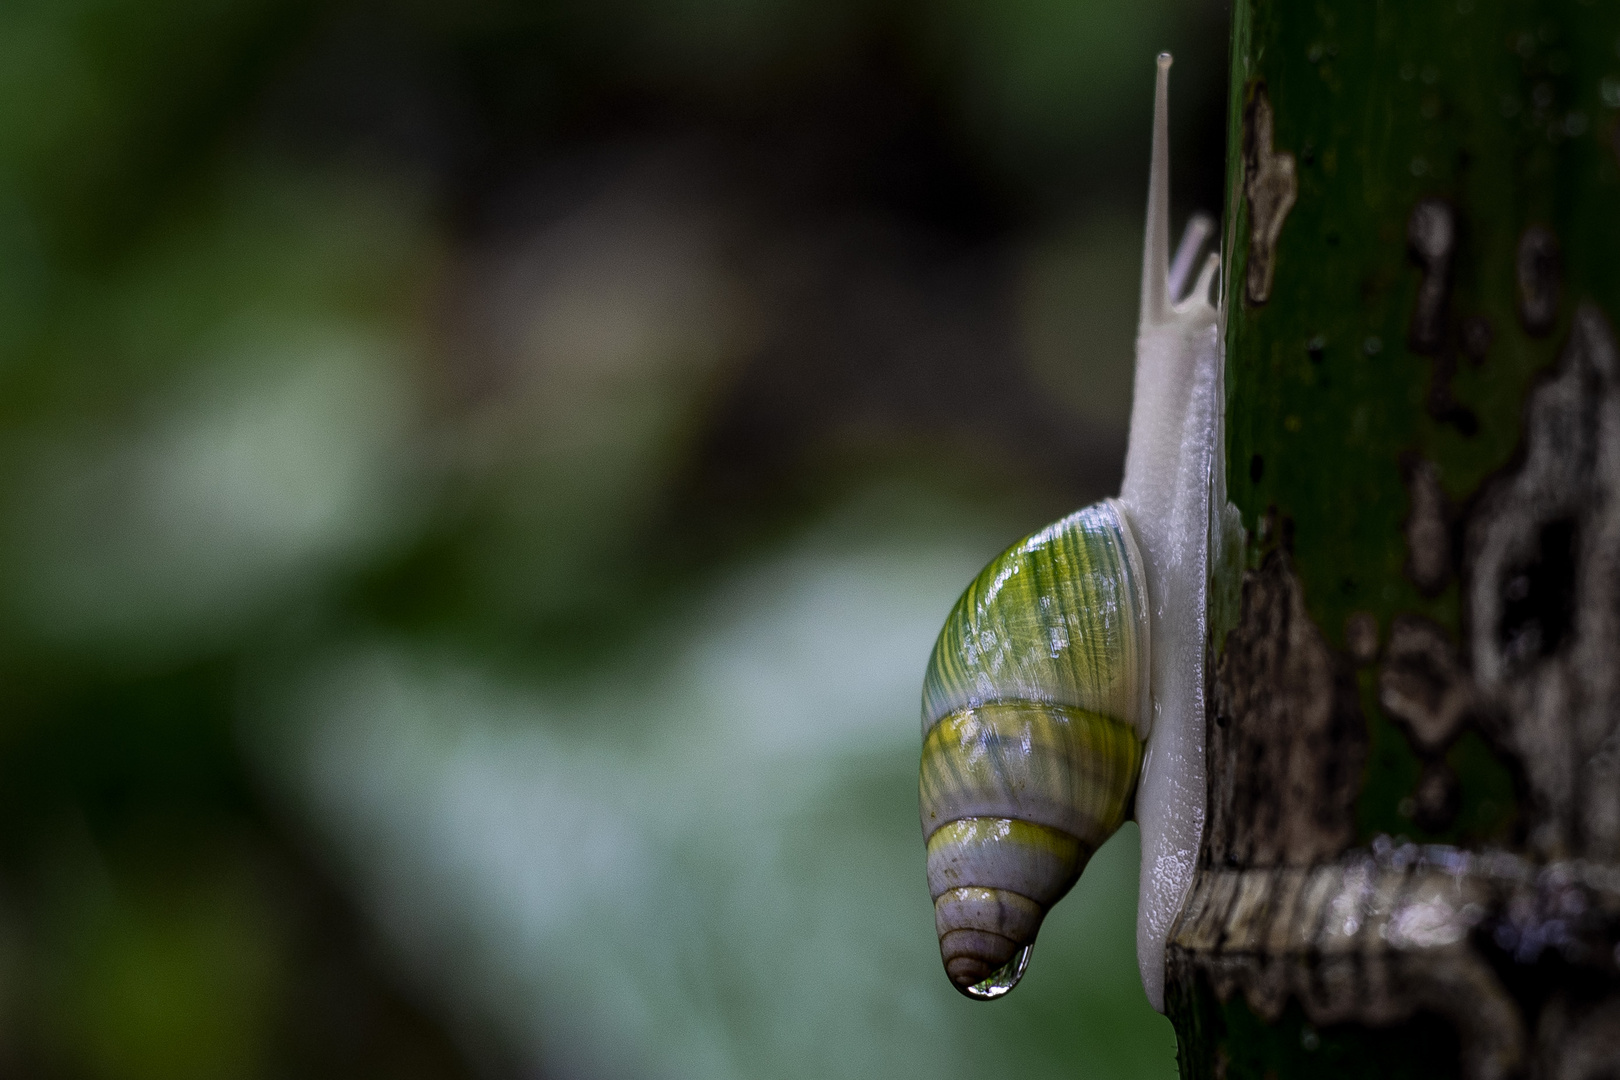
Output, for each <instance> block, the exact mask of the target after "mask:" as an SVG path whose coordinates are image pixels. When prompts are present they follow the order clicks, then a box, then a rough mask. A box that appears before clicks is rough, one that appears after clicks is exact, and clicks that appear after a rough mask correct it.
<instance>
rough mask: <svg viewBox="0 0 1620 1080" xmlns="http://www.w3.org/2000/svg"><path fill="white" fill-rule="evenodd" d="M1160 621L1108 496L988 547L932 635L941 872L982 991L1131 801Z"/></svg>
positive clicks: (939, 891)
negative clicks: (989, 556) (992, 549)
mask: <svg viewBox="0 0 1620 1080" xmlns="http://www.w3.org/2000/svg"><path fill="white" fill-rule="evenodd" d="M1147 628H1148V612H1147V592H1146V582H1145V578H1144V576H1143V571H1142V560H1141V556H1140V555H1139V554H1138V553H1137V548H1136V542H1135V540H1134V538H1133V537H1132V535H1131V531H1130V525H1129V523H1128V521H1127V519H1126V517H1125V514H1124V512H1123V510H1122V509H1121V507H1120V505H1119V504H1118V503H1117V502H1116V501H1114V500H1112V499H1109V500H1105V501H1103V502H1100V503H1097V504H1095V505H1093V506H1088V507H1086V508H1085V509H1084V510H1080V511H1077V512H1075V513H1073V514H1071V515H1069V516H1068V517H1066V518H1064V519H1063V520H1062V521H1059V522H1057V523H1055V524H1053V525H1050V526H1048V527H1046V528H1045V529H1042V530H1041V531H1040V532H1037V533H1034V534H1033V535H1031V536H1028V537H1026V538H1025V539H1024V540H1022V541H1020V542H1019V543H1017V544H1015V545H1013V546H1012V547H1011V548H1009V549H1008V550H1007V551H1006V552H1004V553H1003V554H1002V555H1000V556H999V557H998V558H996V559H995V560H994V561H992V562H991V563H990V565H989V566H987V567H985V568H984V570H983V571H982V572H981V573H980V574H979V576H978V577H977V578H976V579H974V581H973V583H972V584H971V585H969V586H968V589H967V591H966V592H964V593H963V594H962V597H961V599H960V600H958V601H957V602H956V606H955V608H954V609H952V611H951V614H950V617H949V619H947V620H946V623H945V628H944V629H943V630H942V631H941V632H940V635H939V640H938V641H936V642H935V644H934V652H933V656H932V658H931V659H930V661H929V664H928V674H927V677H926V679H925V681H924V685H923V750H922V766H921V773H920V781H919V787H920V791H921V799H920V802H921V812H922V826H923V836H924V839H925V840H926V842H927V845H928V888H929V893H930V894H931V895H932V896H933V899H934V922H935V928H936V930H937V931H938V933H939V948H940V955H941V957H942V958H943V960H944V962H945V971H946V974H947V975H949V977H950V979H951V982H952V983H953V984H955V986H956V987H957V989H959V990H961V991H962V992H963V993H965V994H968V995H969V996H972V997H995V996H999V994H1001V993H1005V992H1006V990H1008V989H1011V986H1012V984H1013V983H1015V982H1016V981H1017V978H1018V976H1019V975H1021V974H1022V970H1023V965H1024V964H1025V963H1026V962H1027V960H1028V955H1029V948H1030V946H1031V945H1033V943H1034V941H1035V935H1036V932H1037V931H1038V930H1039V929H1040V925H1041V920H1042V919H1043V918H1044V917H1045V915H1046V912H1047V909H1048V908H1050V907H1051V906H1052V904H1054V903H1056V902H1057V901H1058V900H1059V899H1061V898H1062V897H1063V895H1064V894H1065V893H1067V892H1068V891H1069V888H1070V886H1072V885H1073V884H1074V882H1075V880H1076V879H1077V878H1078V877H1079V876H1080V871H1081V870H1082V869H1084V867H1085V864H1086V862H1087V861H1088V860H1089V859H1090V858H1091V856H1092V854H1093V853H1094V852H1095V851H1096V850H1097V848H1098V847H1100V846H1101V845H1102V843H1103V841H1105V840H1107V839H1108V837H1109V836H1111V835H1112V834H1113V832H1114V830H1116V829H1118V828H1119V826H1120V824H1121V823H1122V822H1123V821H1124V820H1125V818H1126V816H1127V815H1128V814H1129V811H1130V808H1131V802H1132V798H1133V796H1134V794H1135V789H1136V781H1137V777H1138V775H1139V773H1140V772H1141V766H1142V746H1143V737H1144V735H1145V733H1146V730H1147V726H1148V721H1149V713H1148V710H1149V708H1150V702H1149V694H1148V690H1147V687H1148V629H1147Z"/></svg>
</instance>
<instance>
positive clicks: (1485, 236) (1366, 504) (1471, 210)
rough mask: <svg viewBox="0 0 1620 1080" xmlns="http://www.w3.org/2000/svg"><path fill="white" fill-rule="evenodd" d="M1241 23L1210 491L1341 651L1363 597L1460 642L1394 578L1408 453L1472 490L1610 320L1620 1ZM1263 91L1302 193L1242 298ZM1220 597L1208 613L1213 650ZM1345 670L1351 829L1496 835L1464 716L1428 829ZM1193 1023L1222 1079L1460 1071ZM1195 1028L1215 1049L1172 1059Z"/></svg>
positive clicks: (1502, 775) (1422, 8)
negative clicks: (1579, 350)
mask: <svg viewBox="0 0 1620 1080" xmlns="http://www.w3.org/2000/svg"><path fill="white" fill-rule="evenodd" d="M1233 20H1234V22H1233V47H1232V68H1231V84H1230V102H1229V126H1228V132H1227V147H1228V156H1227V159H1228V176H1227V207H1226V211H1227V213H1226V220H1227V222H1228V226H1227V229H1226V236H1227V256H1228V257H1227V260H1226V264H1225V265H1226V288H1225V292H1224V297H1225V317H1226V325H1225V334H1226V345H1227V366H1226V394H1227V397H1226V402H1227V428H1226V432H1227V442H1226V463H1227V464H1226V484H1227V489H1228V492H1229V497H1230V499H1231V500H1232V502H1233V503H1234V504H1235V505H1236V506H1237V507H1238V508H1239V510H1240V511H1241V512H1242V517H1243V524H1244V528H1245V530H1246V533H1247V539H1248V543H1247V547H1246V558H1247V565H1248V567H1249V568H1250V569H1254V568H1257V567H1258V566H1259V565H1260V562H1261V560H1262V559H1263V558H1264V557H1265V556H1266V555H1267V553H1269V552H1270V551H1272V550H1275V549H1276V548H1278V547H1284V548H1287V549H1288V550H1289V552H1290V553H1291V557H1292V564H1293V567H1294V569H1295V572H1296V573H1297V575H1298V579H1299V581H1300V583H1301V585H1302V587H1303V593H1304V600H1305V605H1306V609H1307V611H1308V613H1309V615H1310V617H1311V619H1312V620H1313V622H1314V623H1315V624H1316V626H1317V627H1318V628H1319V629H1320V630H1321V632H1322V634H1323V635H1324V636H1325V638H1326V640H1327V642H1328V643H1329V644H1330V645H1331V646H1332V647H1333V648H1334V649H1337V650H1346V649H1347V648H1348V644H1349V643H1348V642H1347V640H1346V626H1347V622H1348V621H1349V620H1350V619H1351V616H1352V615H1357V614H1358V613H1364V614H1362V615H1361V617H1363V618H1364V617H1365V614H1370V615H1371V616H1372V617H1373V618H1375V619H1376V622H1377V626H1378V629H1379V640H1380V641H1387V640H1388V634H1389V631H1390V626H1391V622H1392V620H1393V619H1394V618H1395V617H1396V616H1397V615H1399V614H1403V613H1411V614H1417V615H1422V616H1425V617H1427V618H1429V619H1431V620H1434V621H1435V622H1436V623H1438V624H1439V625H1440V626H1441V627H1443V628H1444V629H1445V630H1446V632H1447V633H1448V634H1450V635H1451V636H1452V637H1453V639H1456V638H1457V637H1458V636H1459V635H1460V631H1461V618H1462V608H1461V604H1462V601H1461V597H1460V595H1459V585H1458V582H1457V580H1456V577H1455V575H1453V576H1451V578H1450V580H1449V581H1448V582H1447V583H1446V584H1445V585H1444V587H1443V588H1439V589H1431V590H1429V591H1428V592H1427V593H1425V592H1424V591H1423V590H1420V589H1419V588H1418V586H1417V585H1416V584H1415V583H1414V581H1413V580H1412V578H1411V577H1410V576H1409V575H1408V574H1407V573H1406V572H1405V570H1404V567H1405V564H1406V560H1407V558H1408V545H1407V541H1406V537H1405V535H1404V532H1403V528H1404V523H1405V521H1406V519H1407V516H1408V514H1409V513H1410V512H1411V502H1410V499H1409V494H1408V487H1407V483H1406V480H1405V478H1404V475H1403V461H1406V460H1410V459H1411V458H1413V457H1421V458H1423V459H1427V460H1428V461H1430V462H1432V463H1434V465H1435V466H1436V467H1437V468H1438V475H1439V480H1440V485H1441V487H1442V489H1443V491H1444V494H1445V496H1446V498H1447V500H1448V501H1449V502H1450V504H1451V505H1452V506H1456V507H1464V506H1466V505H1467V504H1468V500H1469V499H1470V498H1472V497H1473V496H1474V495H1475V493H1476V492H1478V491H1479V490H1480V487H1481V485H1482V483H1483V482H1485V481H1486V480H1487V479H1488V478H1489V477H1491V476H1492V475H1493V474H1495V473H1497V472H1498V471H1499V470H1501V469H1503V468H1504V466H1507V465H1508V464H1509V463H1510V462H1511V461H1512V459H1513V456H1514V454H1515V452H1516V450H1517V448H1518V447H1519V445H1520V436H1521V415H1522V409H1523V404H1524V400H1525V397H1526V394H1527V392H1528V391H1529V390H1530V388H1531V387H1532V385H1533V384H1534V383H1535V381H1536V380H1537V378H1538V377H1539V376H1541V375H1542V374H1543V373H1544V372H1545V371H1546V370H1547V369H1548V367H1549V365H1550V364H1552V363H1553V362H1554V360H1555V358H1556V356H1557V354H1558V351H1559V350H1560V348H1561V347H1562V345H1563V342H1564V341H1565V340H1566V338H1567V334H1568V330H1569V327H1570V322H1571V318H1572V316H1573V314H1574V312H1575V310H1576V306H1577V305H1578V304H1579V303H1582V302H1588V301H1590V302H1594V303H1596V304H1597V305H1598V306H1599V307H1600V308H1602V309H1603V311H1604V312H1606V313H1607V315H1608V316H1609V318H1610V319H1611V320H1614V319H1615V318H1616V317H1617V316H1620V267H1617V262H1616V260H1617V258H1620V126H1617V125H1620V7H1617V6H1616V5H1614V4H1611V3H1601V2H1591V0H1555V2H1512V0H1510V2H1500V3H1491V2H1484V0H1423V2H1404V3H1389V2H1377V3H1374V2H1364V0H1318V2H1316V3H1310V4H1304V3H1286V2H1277V0H1239V2H1238V3H1236V4H1235V5H1234V7H1233ZM1260 94H1263V95H1264V96H1265V97H1266V99H1267V100H1268V101H1269V104H1270V107H1271V109H1272V111H1273V116H1274V149H1275V151H1276V152H1278V153H1283V152H1286V153H1289V154H1292V155H1293V158H1294V163H1295V175H1296V177H1297V184H1298V188H1297V199H1296V201H1295V203H1294V205H1293V207H1292V209H1291V211H1290V212H1289V214H1288V215H1287V217H1286V219H1285V221H1284V223H1283V226H1282V229H1281V232H1280V235H1279V237H1278V239H1277V242H1276V247H1275V263H1274V280H1273V284H1272V288H1271V291H1270V295H1269V297H1268V298H1267V299H1266V300H1265V301H1264V302H1263V303H1255V302H1253V301H1252V300H1251V299H1250V298H1249V297H1248V296H1247V295H1246V290H1245V274H1246V270H1247V265H1248V262H1249V259H1250V257H1251V252H1250V250H1249V243H1248V237H1249V230H1250V220H1249V206H1248V204H1247V201H1246V200H1245V198H1244V196H1243V185H1244V179H1245V174H1244V136H1245V132H1244V117H1245V115H1246V112H1247V111H1248V110H1249V109H1251V107H1252V106H1253V103H1254V102H1255V100H1256V98H1257V95H1260ZM1425 199H1441V200H1444V201H1445V202H1446V203H1447V204H1449V205H1450V207H1451V208H1452V209H1453V210H1454V212H1455V220H1456V222H1457V224H1458V239H1457V246H1456V250H1455V256H1454V260H1453V273H1452V281H1451V288H1450V295H1449V312H1448V315H1447V318H1448V319H1449V322H1448V324H1447V325H1448V333H1449V335H1450V340H1451V342H1452V343H1453V344H1452V345H1450V346H1448V347H1447V349H1445V350H1442V351H1441V355H1439V356H1436V355H1429V352H1430V351H1432V350H1424V351H1420V350H1419V349H1418V348H1415V347H1414V342H1413V339H1412V333H1413V330H1412V320H1413V315H1414V310H1415V308H1416V305H1417V303H1418V291H1419V287H1420V283H1421V281H1422V273H1423V271H1422V268H1421V267H1420V265H1419V263H1418V261H1417V260H1416V259H1415V258H1414V257H1413V255H1411V254H1410V253H1409V250H1408V218H1409V215H1410V214H1411V213H1412V211H1413V209H1414V207H1415V206H1417V205H1418V204H1419V202H1420V201H1421V200H1425ZM1532 225H1539V226H1542V227H1544V228H1546V229H1548V230H1550V232H1551V233H1552V234H1553V235H1554V236H1555V237H1556V239H1557V242H1558V244H1559V246H1560V248H1561V261H1562V288H1561V293H1560V297H1559V300H1558V305H1557V310H1556V319H1555V322H1554V324H1553V325H1552V327H1551V328H1550V330H1548V331H1547V332H1545V333H1544V334H1541V335H1532V334H1531V333H1530V332H1528V331H1527V329H1526V328H1525V326H1524V324H1523V322H1522V320H1521V317H1520V315H1519V313H1518V307H1517V305H1518V300H1517V293H1516V288H1517V286H1516V277H1515V258H1516V251H1517V248H1518V245H1519V242H1520V238H1521V235H1522V234H1523V232H1524V230H1525V229H1526V228H1527V227H1530V226H1532ZM1468 320H1482V323H1483V325H1485V326H1487V327H1488V328H1489V345H1488V347H1487V348H1485V349H1483V355H1482V356H1477V357H1476V356H1469V355H1466V352H1467V351H1466V350H1465V349H1463V348H1461V347H1459V346H1457V345H1456V344H1455V342H1456V341H1457V340H1458V338H1459V336H1460V334H1461V332H1462V330H1461V328H1462V327H1463V326H1464V325H1465V324H1466V323H1467V321H1468ZM1474 325H1475V326H1478V325H1480V323H1478V322H1476V323H1474ZM1437 387H1438V389H1437ZM1448 398H1449V400H1447V399H1448ZM1225 584H1226V585H1227V587H1228V588H1230V587H1231V586H1232V585H1233V583H1232V582H1226V583H1225ZM1234 616H1235V612H1225V613H1222V614H1221V615H1220V616H1219V617H1220V618H1221V619H1223V620H1224V623H1225V625H1219V626H1217V628H1216V630H1217V632H1216V637H1215V641H1216V643H1217V647H1219V643H1220V642H1221V641H1222V634H1223V633H1224V631H1225V630H1226V629H1228V628H1229V627H1230V625H1231V620H1232V618H1233V617H1234ZM1357 677H1358V680H1359V688H1360V697H1361V705H1362V710H1363V713H1364V715H1365V716H1366V718H1367V722H1368V727H1369V737H1370V744H1369V755H1368V761H1367V765H1366V768H1365V772H1364V775H1363V777H1362V781H1361V786H1360V793H1359V797H1358V799H1357V803H1356V833H1357V835H1356V843H1357V844H1360V845H1365V844H1367V843H1369V842H1370V841H1372V840H1373V839H1374V838H1375V837H1377V836H1379V835H1387V836H1390V837H1393V838H1396V839H1397V840H1398V839H1400V838H1407V839H1411V840H1414V841H1418V842H1433V843H1449V844H1459V845H1463V846H1467V847H1479V846H1491V845H1510V844H1511V843H1512V842H1513V836H1514V833H1513V825H1514V821H1515V814H1516V811H1517V806H1516V802H1515V793H1514V786H1513V782H1512V778H1511V775H1510V772H1509V769H1508V767H1507V765H1506V763H1505V762H1504V761H1502V760H1501V759H1500V758H1499V756H1498V755H1497V754H1496V753H1495V752H1493V750H1492V749H1491V748H1490V747H1489V746H1488V745H1487V744H1486V742H1485V741H1484V740H1483V739H1482V738H1481V737H1480V736H1479V735H1477V734H1475V733H1468V734H1465V735H1464V736H1463V737H1462V738H1460V739H1459V740H1458V741H1457V742H1456V743H1455V744H1454V745H1453V746H1452V747H1451V748H1450V750H1449V751H1448V756H1447V763H1448V764H1449V765H1450V766H1451V767H1452V769H1453V770H1454V771H1455V773H1456V775H1457V777H1458V780H1459V782H1460V788H1461V804H1460V809H1459V810H1458V812H1457V813H1456V815H1455V816H1454V817H1453V818H1452V820H1451V821H1450V823H1449V824H1448V825H1446V827H1444V828H1442V829H1437V830H1425V829H1424V828H1422V827H1420V826H1419V824H1418V823H1417V822H1415V821H1414V820H1413V817H1412V813H1411V807H1412V805H1413V803H1412V797H1413V795H1414V793H1415V789H1416V786H1417V783H1418V779H1419V773H1420V769H1421V763H1420V760H1419V757H1418V755H1417V754H1416V753H1415V752H1414V750H1413V748H1412V746H1411V745H1410V744H1409V742H1408V740H1407V738H1406V736H1405V735H1404V734H1403V733H1402V731H1401V730H1400V729H1399V728H1397V727H1396V725H1395V724H1394V723H1393V722H1392V720H1391V719H1390V718H1389V717H1388V716H1386V715H1385V714H1384V713H1383V712H1382V711H1381V710H1380V708H1379V704H1378V700H1377V685H1376V680H1377V676H1376V671H1375V669H1374V668H1372V667H1370V666H1364V667H1362V668H1361V669H1360V670H1359V672H1358V674H1357ZM1181 1034H1182V1037H1183V1054H1184V1058H1183V1069H1184V1071H1186V1072H1187V1074H1189V1075H1201V1073H1200V1072H1199V1070H1200V1069H1201V1068H1208V1067H1211V1066H1210V1064H1209V1063H1210V1062H1213V1061H1214V1060H1216V1059H1217V1058H1219V1059H1221V1060H1223V1061H1226V1062H1227V1063H1228V1065H1229V1066H1230V1069H1229V1071H1228V1072H1227V1073H1226V1075H1229V1076H1251V1075H1252V1076H1260V1075H1281V1076H1290V1075H1305V1074H1307V1073H1310V1074H1311V1075H1319V1074H1322V1071H1323V1070H1327V1071H1328V1072H1331V1073H1332V1074H1333V1075H1374V1074H1377V1075H1385V1074H1386V1070H1388V1069H1390V1068H1391V1067H1393V1066H1395V1065H1399V1066H1400V1067H1401V1068H1406V1069H1408V1070H1410V1071H1411V1074H1412V1075H1425V1076H1430V1075H1446V1074H1448V1073H1449V1072H1450V1071H1451V1070H1454V1069H1455V1068H1456V1064H1455V1063H1456V1054H1455V1051H1454V1049H1453V1050H1449V1051H1448V1050H1446V1049H1445V1048H1444V1038H1445V1035H1446V1033H1445V1032H1444V1031H1439V1032H1438V1033H1437V1032H1435V1031H1428V1030H1426V1029H1422V1028H1421V1025H1417V1024H1413V1025H1407V1026H1405V1027H1401V1028H1397V1029H1390V1030H1387V1031H1373V1030H1367V1029H1361V1028H1355V1027H1351V1028H1347V1029H1346V1030H1344V1031H1339V1032H1320V1033H1318V1032H1314V1031H1312V1030H1311V1029H1310V1026H1309V1025H1308V1024H1307V1023H1306V1021H1305V1018H1304V1016H1303V1015H1302V1014H1301V1013H1300V1011H1299V1009H1298V1007H1297V1006H1294V1007H1291V1008H1290V1009H1289V1010H1287V1011H1285V1013H1284V1015H1283V1018H1282V1019H1281V1020H1280V1021H1279V1022H1278V1023H1277V1024H1276V1025H1275V1026H1271V1027H1268V1026H1267V1025H1265V1024H1263V1023H1261V1022H1260V1021H1259V1020H1258V1019H1256V1018H1255V1017H1254V1016H1253V1015H1251V1014H1250V1013H1249V1012H1248V1010H1247V1008H1246V1007H1245V1006H1244V1005H1243V1004H1242V999H1241V997H1238V998H1235V999H1234V1000H1233V1001H1232V1002H1230V1003H1227V1004H1226V1005H1224V1006H1223V1005H1220V1004H1219V1003H1217V1002H1214V1001H1211V1000H1204V1001H1201V1002H1200V1003H1199V1005H1198V1008H1197V1009H1195V1010H1193V1012H1192V1013H1190V1014H1189V1015H1187V1016H1186V1017H1184V1018H1183V1030H1182V1032H1181ZM1189 1039H1190V1040H1191V1043H1190V1044H1189V1042H1188V1040H1189ZM1436 1039H1439V1040H1440V1042H1439V1043H1436V1041H1435V1040H1436ZM1189 1046H1192V1047H1196V1048H1197V1051H1196V1052H1195V1053H1194V1054H1193V1057H1194V1058H1195V1059H1197V1058H1199V1057H1201V1058H1202V1060H1203V1064H1200V1063H1199V1061H1198V1060H1192V1061H1189V1060H1188V1057H1187V1055H1188V1050H1189ZM1436 1046H1440V1047H1441V1049H1440V1050H1438V1051H1436V1050H1435V1049H1434V1048H1435V1047H1436ZM1302 1047H1303V1048H1302ZM1424 1048H1428V1049H1424Z"/></svg>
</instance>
